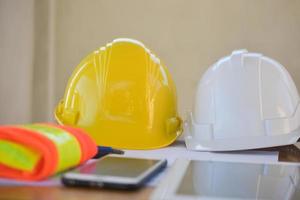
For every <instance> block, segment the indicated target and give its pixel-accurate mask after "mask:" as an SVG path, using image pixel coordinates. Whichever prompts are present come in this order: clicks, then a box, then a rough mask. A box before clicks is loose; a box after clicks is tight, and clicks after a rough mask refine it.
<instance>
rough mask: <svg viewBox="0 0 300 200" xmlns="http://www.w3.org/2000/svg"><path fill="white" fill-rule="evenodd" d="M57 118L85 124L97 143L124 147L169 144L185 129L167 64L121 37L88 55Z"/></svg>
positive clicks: (134, 147)
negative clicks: (178, 111) (178, 110)
mask: <svg viewBox="0 0 300 200" xmlns="http://www.w3.org/2000/svg"><path fill="white" fill-rule="evenodd" d="M55 117H56V120H57V121H58V122H59V123H60V124H65V125H72V126H76V127H80V128H83V129H84V130H86V131H87V132H88V133H89V134H90V136H91V137H92V138H93V139H94V140H95V141H96V143H97V144H98V145H104V146H112V147H117V148H123V149H154V148H159V147H164V146H167V145H169V144H171V143H172V142H173V141H174V140H175V139H176V138H177V137H178V136H179V135H180V134H181V132H182V120H181V119H180V118H179V117H178V114H177V102H176V89H175V86H174V83H173V80H172V79H171V76H170V74H169V72H168V70H167V68H166V67H165V66H164V65H163V64H162V63H161V61H160V60H159V59H158V58H157V57H156V56H155V55H154V54H153V53H151V52H150V50H148V49H147V48H146V47H145V46H144V45H143V44H142V43H141V42H139V41H136V40H133V39H116V40H114V41H113V42H112V43H109V44H107V45H106V46H105V47H101V48H100V49H98V50H96V51H94V52H92V53H91V54H90V55H88V56H87V57H86V58H84V59H83V61H82V62H81V63H80V64H79V65H78V66H77V68H76V69H75V71H74V72H73V74H72V76H71V78H70V79H69V82H68V85H67V88H66V91H65V95H64V99H63V100H61V101H60V102H59V104H58V106H57V107H56V111H55Z"/></svg>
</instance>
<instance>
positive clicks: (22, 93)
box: [0, 0, 34, 124]
mask: <svg viewBox="0 0 300 200" xmlns="http://www.w3.org/2000/svg"><path fill="white" fill-rule="evenodd" d="M33 51H34V1H33V0H28V1H18V0H0V124H7V123H16V122H19V123H25V122H28V121H30V120H31V115H32V107H31V102H32V91H33V89H32V78H33Z"/></svg>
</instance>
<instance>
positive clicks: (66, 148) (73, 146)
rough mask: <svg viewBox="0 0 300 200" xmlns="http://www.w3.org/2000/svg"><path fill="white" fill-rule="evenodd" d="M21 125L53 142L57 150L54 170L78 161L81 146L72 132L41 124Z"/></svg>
mask: <svg viewBox="0 0 300 200" xmlns="http://www.w3.org/2000/svg"><path fill="white" fill-rule="evenodd" d="M22 127H23V128H26V129H30V130H33V131H36V132H37V133H40V134H42V135H44V136H46V137H47V138H49V139H50V140H51V141H52V142H53V143H54V144H55V146H56V147H57V150H58V165H57V167H56V172H59V171H63V170H65V169H68V168H70V167H73V166H76V165H78V164H79V163H80V159H81V147H80V144H79V142H78V141H77V139H76V138H75V136H73V135H72V134H70V133H68V132H67V131H64V130H63V129H59V128H55V127H51V126H48V125H43V124H30V125H23V126H22Z"/></svg>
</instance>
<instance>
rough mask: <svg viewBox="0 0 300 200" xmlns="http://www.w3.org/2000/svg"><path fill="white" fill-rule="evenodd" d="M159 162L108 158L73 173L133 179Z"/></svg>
mask: <svg viewBox="0 0 300 200" xmlns="http://www.w3.org/2000/svg"><path fill="white" fill-rule="evenodd" d="M158 162H159V160H149V159H136V158H124V157H110V156H108V157H104V158H102V159H101V160H97V161H95V162H92V163H89V164H86V165H84V166H82V167H80V168H78V169H76V170H74V171H73V173H80V174H91V175H99V176H116V177H130V178H133V177H137V176H139V175H141V174H143V173H144V172H145V171H146V170H147V169H149V168H150V167H152V166H153V165H155V164H156V163H158Z"/></svg>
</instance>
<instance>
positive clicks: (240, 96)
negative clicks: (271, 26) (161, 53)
mask: <svg viewBox="0 0 300 200" xmlns="http://www.w3.org/2000/svg"><path fill="white" fill-rule="evenodd" d="M299 137H300V108H299V94H298V91H297V88H296V86H295V84H294V82H293V80H292V78H291V76H290V75H289V73H288V72H287V70H286V69H285V68H284V67H283V66H282V65H280V64H279V63H278V62H276V61H274V60H273V59H271V58H268V57H265V56H263V55H262V54H259V53H248V51H247V50H238V51H234V52H232V54H231V55H230V56H227V57H224V58H222V59H220V60H219V61H218V62H217V63H215V64H214V65H213V66H211V67H210V68H209V69H208V70H207V71H206V73H205V74H204V76H203V77H202V79H201V80H200V82H199V84H198V88H197V92H196V101H195V106H194V111H193V112H192V113H189V116H188V119H187V121H186V123H185V141H186V145H187V148H188V149H192V150H202V151H231V150H244V149H256V148H265V147H273V146H281V145H288V144H293V143H296V142H297V140H298V139H299Z"/></svg>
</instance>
